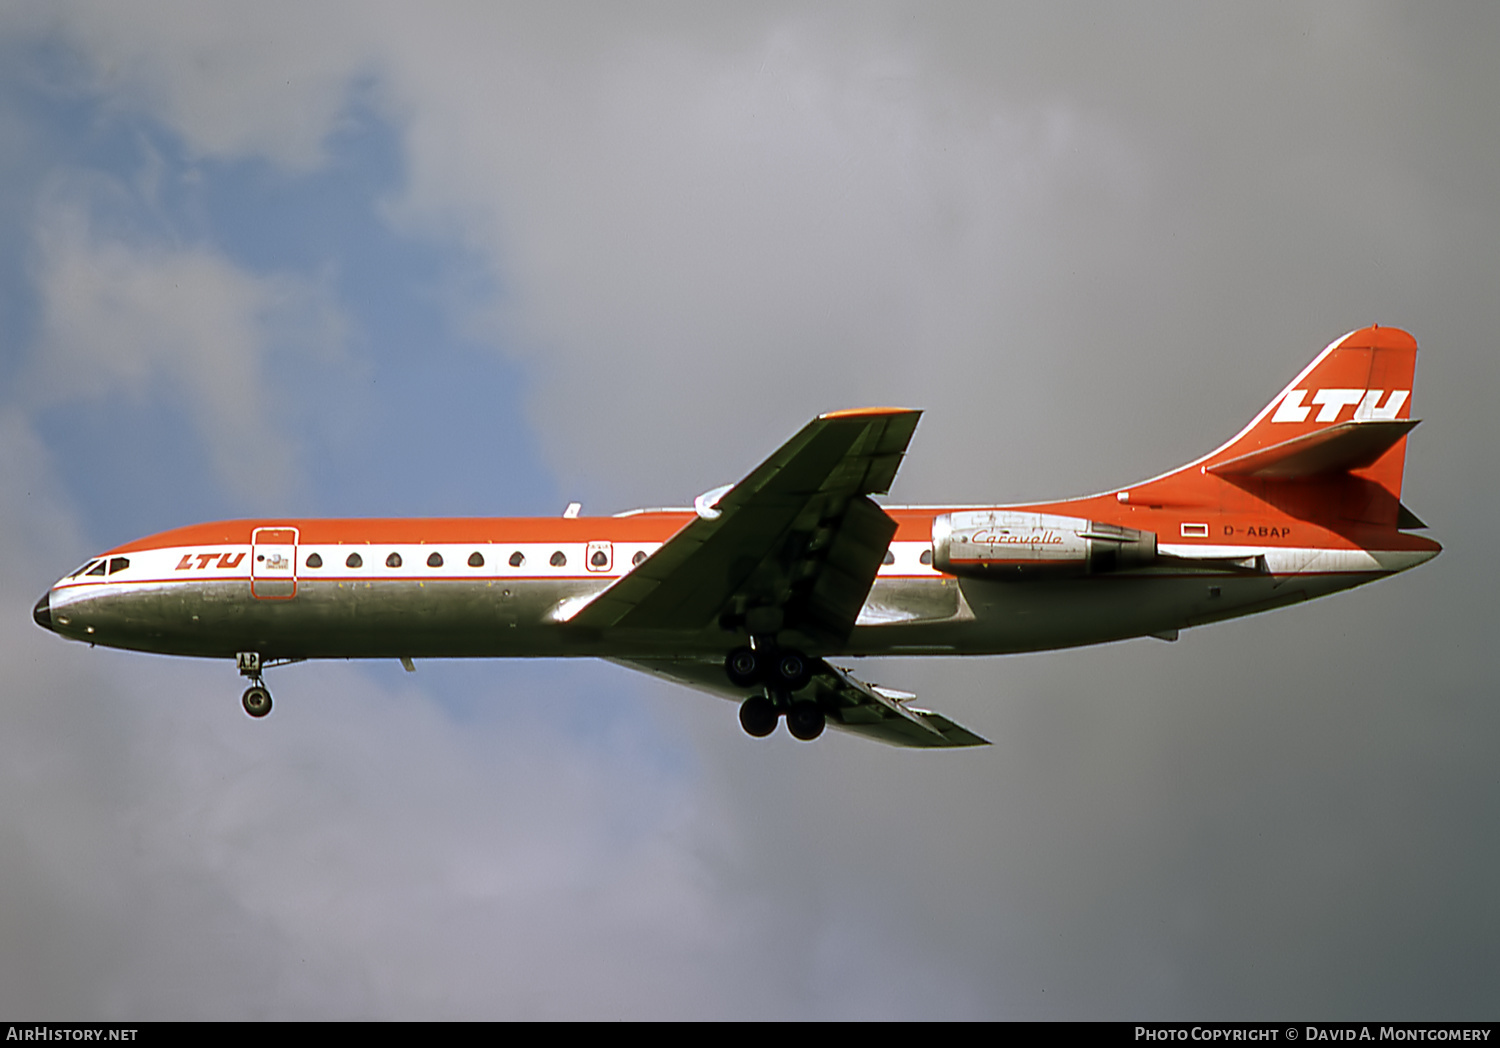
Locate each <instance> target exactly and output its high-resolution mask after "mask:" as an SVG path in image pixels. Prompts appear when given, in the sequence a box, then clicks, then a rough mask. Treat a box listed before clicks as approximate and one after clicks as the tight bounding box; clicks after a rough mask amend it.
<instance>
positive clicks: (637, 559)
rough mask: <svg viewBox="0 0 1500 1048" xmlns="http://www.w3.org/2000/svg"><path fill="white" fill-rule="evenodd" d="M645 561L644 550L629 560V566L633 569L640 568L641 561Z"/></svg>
mask: <svg viewBox="0 0 1500 1048" xmlns="http://www.w3.org/2000/svg"><path fill="white" fill-rule="evenodd" d="M645 559H646V551H645V550H641V551H640V552H638V553H637V554H636V555H635V556H633V557H631V558H630V563H631V565H632V566H633V567H640V564H641V561H643V560H645Z"/></svg>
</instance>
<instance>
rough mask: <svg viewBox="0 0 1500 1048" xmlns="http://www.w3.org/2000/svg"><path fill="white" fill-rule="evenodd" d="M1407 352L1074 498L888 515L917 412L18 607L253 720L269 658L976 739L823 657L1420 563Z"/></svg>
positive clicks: (176, 554)
mask: <svg viewBox="0 0 1500 1048" xmlns="http://www.w3.org/2000/svg"><path fill="white" fill-rule="evenodd" d="M1416 355H1417V344H1416V341H1415V340H1414V339H1413V338H1412V336H1411V335H1409V334H1407V333H1406V332H1405V331H1401V330H1398V329H1396V328H1388V327H1379V326H1374V327H1368V328H1364V329H1362V330H1358V331H1353V332H1350V333H1349V334H1347V335H1345V336H1343V337H1342V338H1340V339H1338V340H1337V341H1335V342H1333V343H1332V344H1331V345H1329V346H1328V347H1327V348H1326V349H1324V350H1323V352H1322V353H1320V354H1319V355H1318V356H1317V357H1316V358H1315V359H1314V360H1313V362H1312V363H1311V364H1309V365H1308V366H1307V367H1306V368H1305V369H1303V371H1302V373H1301V374H1299V375H1298V376H1297V377H1296V378H1295V379H1294V380H1293V381H1292V382H1291V383H1290V384H1289V385H1288V386H1287V387H1286V388H1285V389H1284V390H1282V392H1281V393H1279V394H1278V395H1277V396H1276V398H1275V399H1273V400H1272V401H1271V402H1270V403H1269V404H1268V405H1266V407H1265V408H1264V409H1263V410H1262V411H1261V412H1260V413H1259V414H1258V415H1256V416H1255V418H1254V419H1252V420H1251V422H1250V423H1249V425H1247V426H1246V427H1245V428H1244V429H1243V430H1241V431H1240V432H1239V433H1238V434H1237V435H1236V436H1234V437H1233V438H1232V439H1231V440H1229V441H1228V442H1227V443H1225V444H1224V445H1223V446H1222V447H1220V448H1218V449H1217V450H1215V451H1212V452H1210V453H1209V454H1207V455H1205V456H1203V457H1202V458H1199V459H1196V460H1194V461H1193V462H1190V463H1188V464H1187V465H1185V466H1182V467H1180V468H1178V469H1175V470H1172V471H1171V472H1168V473H1164V474H1162V475H1160V476H1158V477H1155V478H1152V479H1150V480H1146V481H1143V482H1141V483H1138V484H1132V485H1129V486H1127V487H1122V488H1118V489H1115V490H1111V491H1106V492H1103V493H1100V494H1097V495H1091V496H1087V497H1084V498H1075V499H1067V500H1064V501H1060V502H1047V503H1037V504H1027V505H989V504H985V505H941V506H896V505H892V506H885V507H882V506H881V505H879V504H877V503H876V502H875V501H874V499H873V498H872V496H876V495H884V494H886V493H888V492H889V490H890V487H891V483H892V481H893V480H894V478H895V476H896V471H897V467H898V466H899V465H900V463H901V460H902V457H903V456H904V454H905V452H906V448H907V446H908V444H909V442H910V441H911V438H912V434H913V432H914V430H915V429H916V425H917V420H918V418H919V416H920V412H918V411H914V410H908V409H904V408H887V407H876V408H863V409H856V410H849V411H834V412H830V413H828V414H824V415H820V416H818V417H817V418H815V419H814V420H813V421H812V422H810V423H808V425H807V426H805V427H804V428H803V429H802V430H801V431H800V432H798V433H797V434H796V435H795V436H793V437H792V438H791V439H790V440H789V441H787V442H786V444H784V445H783V446H782V447H781V448H780V449H779V450H777V451H776V452H775V453H774V454H773V455H771V456H770V457H769V458H768V459H766V460H765V461H764V462H762V463H761V464H760V465H759V466H757V467H756V468H755V469H753V470H751V472H750V473H749V474H748V475H746V476H745V478H744V479H743V480H741V481H740V482H739V483H738V484H733V485H729V486H726V487H723V488H717V489H715V490H713V491H709V492H706V493H704V494H703V495H700V496H699V497H698V498H697V499H696V500H695V502H694V505H693V506H692V507H691V508H689V507H682V508H661V509H641V510H631V511H629V512H626V513H620V514H617V515H615V516H609V517H585V516H581V515H580V514H579V506H578V505H577V504H576V503H575V504H572V505H570V506H569V507H568V510H567V512H565V513H564V514H563V516H562V517H560V518H555V517H554V518H527V519H428V520H286V519H280V518H275V519H267V520H236V521H225V522H220V523H213V524H199V525H196V526H192V527H185V528H179V529H176V530H173V531H167V532H163V533H161V534H158V535H152V536H150V537H148V538H143V539H140V540H137V541H135V542H127V543H125V544H124V545H122V546H117V547H115V548H114V549H111V550H108V551H106V552H104V553H101V554H99V555H98V556H96V557H93V558H90V559H89V560H88V561H86V562H85V563H84V564H83V565H82V566H80V567H79V568H78V569H77V570H75V571H73V572H70V573H69V574H68V575H66V576H65V577H63V578H62V579H60V580H58V582H57V583H56V584H55V585H53V586H52V588H51V589H50V590H49V591H48V592H47V593H46V594H45V595H43V597H42V598H41V600H40V601H38V602H37V604H36V607H35V610H34V612H33V615H34V618H35V620H36V622H37V623H38V624H39V625H41V626H42V627H44V628H45V629H48V630H51V631H53V632H55V633H57V634H59V635H60V636H62V637H65V638H69V639H72V640H78V641H84V642H87V643H89V644H90V645H94V644H103V645H106V646H110V647H116V648H127V649H133V650H138V651H148V652H157V653H162V654H168V655H185V656H200V657H206V658H222V659H234V660H235V664H236V666H237V668H238V670H239V672H240V674H241V675H242V676H244V677H246V678H248V679H249V682H250V686H249V687H248V688H247V689H246V690H245V692H244V695H243V697H242V703H243V706H244V709H245V712H246V713H248V714H249V715H250V716H251V717H256V718H258V717H264V716H265V715H266V714H267V713H269V712H270V710H271V693H270V691H269V690H268V689H267V688H266V685H265V680H264V673H265V671H266V670H267V669H269V668H270V667H272V666H276V665H281V664H286V663H293V662H301V661H304V660H307V659H340V658H342V659H354V658H396V659H399V660H400V661H401V664H402V665H403V666H404V667H405V668H407V669H408V670H410V669H412V668H413V667H414V663H413V660H414V659H429V658H469V657H514V656H529V657H549V658H550V657H598V658H604V659H608V660H610V661H613V662H616V663H619V664H621V665H624V666H628V667H630V668H633V669H636V670H643V671H645V672H648V673H651V674H654V675H656V676H659V677H663V678H666V679H668V680H672V681H676V682H679V683H682V684H687V685H689V686H691V687H694V688H698V689H701V690H705V691H709V692H713V693H717V694H719V695H723V696H726V697H729V698H731V699H733V700H734V701H736V702H737V703H739V716H740V723H741V725H742V726H743V728H744V729H745V731H746V732H748V733H749V734H750V735H753V736H757V737H763V736H767V735H770V734H772V733H773V732H774V731H775V730H776V728H777V725H778V724H779V723H780V721H781V720H783V719H785V721H786V724H787V729H788V731H789V733H790V734H791V735H792V736H794V737H795V738H797V739H800V740H812V739H815V738H817V737H818V736H819V735H821V734H822V732H823V730H824V728H825V726H828V725H832V726H834V727H835V728H838V729H842V730H844V731H847V732H852V733H854V734H857V735H863V736H866V737H869V738H873V739H876V740H879V741H882V742H886V743H890V744H894V745H901V746H913V747H967V746H978V745H985V744H987V740H985V739H983V738H981V737H980V736H979V735H976V734H975V733H973V732H971V731H969V730H968V729H966V728H963V727H962V726H960V725H958V724H956V723H955V722H953V721H952V720H950V719H948V718H947V717H944V716H943V715H942V714H939V713H935V712H933V711H931V710H927V709H924V708H921V707H919V706H917V705H916V704H915V703H914V702H913V700H914V699H915V698H916V696H914V695H912V694H910V693H909V692H904V691H901V690H898V689H895V688H890V687H886V686H883V685H879V684H871V683H867V682H866V681H864V680H862V679H860V678H858V677H856V676H854V674H853V673H851V672H850V671H849V669H847V668H845V667H843V666H841V665H838V662H839V661H841V660H848V659H851V658H859V657H863V656H881V655H897V656H911V655H949V656H951V655H997V654H1007V653H1013V652H1026V651H1043V650H1050V649H1057V648H1068V647H1075V646H1080V645H1086V644H1100V643H1105V642H1110V641H1117V640H1124V639H1127V638H1133V637H1157V638H1161V639H1163V640H1176V639H1177V636H1178V633H1179V631H1180V630H1183V629H1186V628H1189V627H1192V626H1199V625H1203V624H1206V623H1211V622H1218V621H1221V620H1224V619H1230V618H1235V617H1238V616H1242V615H1251V614H1255V613H1258V612H1262V611H1268V610H1271V609H1273V608H1279V607H1284V606H1286V605H1290V604H1296V603H1298V602H1301V601H1304V600H1308V599H1311V598H1313V597H1320V596H1324V595H1327V594H1331V593H1335V592H1338V591H1340V590H1346V589H1350V588H1352V587H1354V586H1359V585H1363V584H1364V583H1367V582H1372V581H1374V580H1376V579H1380V578H1384V577H1385V576H1388V575H1393V574H1395V573H1397V572H1400V571H1406V570H1407V569H1409V568H1413V567H1416V566H1417V565H1419V564H1422V563H1424V562H1425V561H1427V560H1430V559H1431V558H1432V557H1434V556H1436V555H1437V554H1438V553H1439V552H1440V551H1441V550H1442V547H1441V546H1440V545H1438V543H1436V542H1433V541H1432V540H1430V539H1427V538H1423V537H1421V536H1418V535H1414V534H1411V532H1412V531H1414V530H1420V529H1423V528H1425V527H1426V525H1425V524H1423V523H1422V521H1420V520H1419V519H1418V518H1417V517H1416V516H1415V515H1414V514H1413V513H1412V512H1411V510H1409V509H1407V508H1406V506H1405V505H1403V504H1402V502H1401V483H1402V474H1403V471H1404V466H1405V459H1406V439H1407V435H1408V434H1409V433H1410V432H1411V430H1412V428H1413V427H1414V426H1416V424H1417V422H1416V420H1414V419H1412V418H1411V391H1412V380H1413V376H1414V373H1415V369H1416Z"/></svg>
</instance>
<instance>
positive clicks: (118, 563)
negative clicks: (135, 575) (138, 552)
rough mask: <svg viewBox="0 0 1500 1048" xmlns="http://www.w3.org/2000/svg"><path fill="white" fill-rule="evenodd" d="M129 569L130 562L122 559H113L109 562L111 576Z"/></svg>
mask: <svg viewBox="0 0 1500 1048" xmlns="http://www.w3.org/2000/svg"><path fill="white" fill-rule="evenodd" d="M128 567H130V561H129V560H127V559H126V558H124V557H115V558H113V559H111V560H110V562H109V573H110V574H111V575H113V574H114V573H115V572H117V571H124V570H125V569H126V568H128Z"/></svg>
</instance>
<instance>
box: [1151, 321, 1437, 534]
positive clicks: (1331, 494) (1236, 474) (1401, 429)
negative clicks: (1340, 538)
mask: <svg viewBox="0 0 1500 1048" xmlns="http://www.w3.org/2000/svg"><path fill="white" fill-rule="evenodd" d="M1416 366H1417V343H1416V340H1415V339H1413V338H1412V337H1411V335H1409V334H1407V333H1406V332H1405V331H1401V330H1399V329H1398V328H1383V327H1368V328H1362V329H1360V330H1359V331H1351V332H1350V333H1349V334H1347V335H1345V336H1344V337H1343V338H1341V339H1338V340H1337V341H1336V342H1334V343H1333V344H1332V345H1330V346H1329V347H1328V348H1327V349H1325V350H1323V352H1322V353H1320V354H1318V356H1317V358H1316V359H1314V360H1313V362H1312V363H1311V364H1309V365H1308V366H1307V367H1306V368H1305V369H1303V371H1302V373H1301V374H1300V375H1298V376H1297V377H1296V378H1295V379H1293V380H1292V382H1291V384H1290V385H1288V386H1287V387H1286V389H1284V390H1282V391H1281V392H1280V393H1279V394H1277V396H1276V398H1275V399H1274V400H1272V401H1271V403H1269V404H1267V405H1266V406H1265V408H1264V409H1263V410H1262V411H1261V412H1260V414H1258V415H1256V416H1255V418H1254V419H1253V420H1252V421H1251V422H1250V424H1249V425H1248V426H1246V427H1245V428H1244V429H1243V430H1242V431H1241V432H1240V433H1239V434H1238V435H1237V436H1235V437H1234V439H1232V440H1230V441H1229V442H1228V443H1227V444H1225V445H1224V446H1223V447H1221V448H1219V449H1218V450H1217V451H1215V452H1213V453H1212V454H1210V455H1208V456H1206V457H1204V458H1202V459H1199V460H1198V461H1197V462H1195V463H1193V464H1192V465H1191V466H1189V467H1187V468H1186V469H1184V470H1179V471H1178V472H1177V473H1176V474H1173V475H1169V477H1164V478H1162V481H1163V482H1165V483H1164V486H1170V487H1175V486H1176V485H1173V484H1171V481H1172V480H1176V481H1177V483H1178V484H1181V483H1182V482H1183V481H1186V480H1188V477H1189V476H1191V475H1192V474H1195V473H1196V474H1200V475H1202V474H1206V475H1212V476H1216V477H1220V478H1223V479H1224V480H1227V481H1229V482H1231V483H1232V484H1235V485H1236V486H1239V487H1244V488H1255V489H1256V490H1257V491H1258V492H1259V493H1261V495H1262V497H1268V496H1270V494H1271V492H1272V491H1279V492H1280V494H1278V495H1277V496H1276V497H1274V498H1272V499H1271V500H1272V501H1276V502H1284V501H1285V500H1286V498H1287V497H1289V496H1291V495H1292V493H1293V492H1292V489H1293V488H1296V489H1297V490H1298V495H1297V497H1296V498H1295V499H1294V501H1295V502H1297V503H1299V504H1303V505H1309V506H1310V503H1309V501H1308V500H1309V499H1311V498H1313V497H1315V496H1317V492H1318V491H1322V492H1323V497H1319V498H1318V501H1319V502H1321V503H1323V504H1324V506H1325V508H1326V509H1330V510H1332V509H1334V505H1335V504H1337V509H1336V510H1334V511H1335V512H1337V513H1338V514H1339V515H1340V516H1344V517H1346V518H1348V519H1356V520H1364V521H1366V522H1369V523H1374V524H1382V525H1386V526H1390V527H1413V526H1421V525H1420V521H1417V520H1416V518H1415V517H1414V516H1412V515H1411V512H1410V511H1409V510H1407V509H1406V508H1405V507H1403V506H1402V505H1401V479H1402V473H1403V471H1404V469H1405V465H1406V434H1407V433H1409V432H1410V431H1411V429H1412V427H1414V426H1415V425H1416V424H1417V422H1416V420H1414V419H1412V417H1411V393H1412V380H1413V377H1414V376H1415V373H1416ZM1294 482H1300V483H1294Z"/></svg>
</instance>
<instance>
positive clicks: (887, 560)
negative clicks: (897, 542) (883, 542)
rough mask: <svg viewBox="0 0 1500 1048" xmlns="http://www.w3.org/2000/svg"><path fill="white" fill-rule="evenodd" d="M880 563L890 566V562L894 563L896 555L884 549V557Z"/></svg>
mask: <svg viewBox="0 0 1500 1048" xmlns="http://www.w3.org/2000/svg"><path fill="white" fill-rule="evenodd" d="M880 563H882V564H884V565H885V566H886V567H890V566H891V565H892V564H894V563H896V555H895V554H894V553H892V552H891V551H890V550H886V551H885V559H884V560H882V561H881V562H880Z"/></svg>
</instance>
